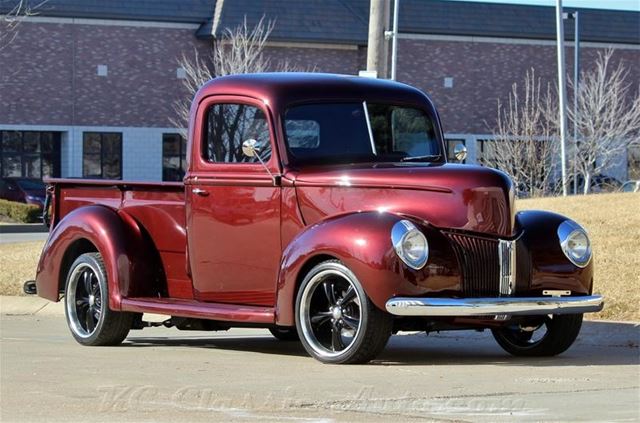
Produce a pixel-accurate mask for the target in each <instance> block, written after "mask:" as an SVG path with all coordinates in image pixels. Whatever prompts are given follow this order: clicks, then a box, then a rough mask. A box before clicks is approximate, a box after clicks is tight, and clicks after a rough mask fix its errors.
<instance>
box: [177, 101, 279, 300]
mask: <svg viewBox="0 0 640 423" xmlns="http://www.w3.org/2000/svg"><path fill="white" fill-rule="evenodd" d="M272 128H273V126H272V125H271V123H270V117H269V111H268V109H266V107H265V105H264V104H263V103H262V102H257V101H253V100H251V99H247V98H237V97H218V96H215V97H212V98H210V99H208V100H204V101H203V103H202V104H201V105H200V107H199V109H198V112H197V116H196V119H195V126H194V130H193V136H192V145H191V164H190V172H189V174H188V175H187V178H186V180H185V184H186V200H187V238H188V243H189V260H190V265H191V274H192V279H193V289H194V296H195V298H196V299H198V300H200V301H210V302H221V303H230V304H247V305H264V306H273V305H274V304H275V294H276V280H277V274H278V268H279V264H280V256H281V245H280V195H281V193H280V191H281V190H280V187H278V186H275V184H274V182H273V179H272V178H271V176H270V175H269V173H268V172H267V170H266V169H265V168H264V167H263V166H262V165H261V164H260V163H259V161H258V160H257V158H255V157H254V158H250V157H247V156H245V155H244V154H243V152H242V143H243V142H244V141H246V140H247V139H255V140H257V146H258V147H259V150H260V155H261V158H262V159H263V161H264V162H265V164H266V165H267V167H269V169H270V170H271V171H272V172H273V173H274V174H275V173H278V172H279V165H278V162H277V156H276V154H273V155H272V154H271V153H272V151H276V150H275V137H274V134H273V131H272Z"/></svg>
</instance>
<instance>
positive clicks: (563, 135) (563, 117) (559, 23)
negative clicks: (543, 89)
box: [556, 0, 567, 197]
mask: <svg viewBox="0 0 640 423" xmlns="http://www.w3.org/2000/svg"><path fill="white" fill-rule="evenodd" d="M556 31H557V37H558V40H557V47H558V93H559V95H558V97H559V100H560V105H559V106H560V110H559V112H560V155H561V157H560V165H561V167H562V195H563V196H565V197H566V196H567V158H566V151H565V150H566V143H567V106H566V100H567V99H566V97H567V90H566V75H565V72H564V20H563V15H562V0H557V2H556Z"/></svg>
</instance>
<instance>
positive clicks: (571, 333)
mask: <svg viewBox="0 0 640 423" xmlns="http://www.w3.org/2000/svg"><path fill="white" fill-rule="evenodd" d="M581 327H582V314H564V315H551V316H545V317H544V318H543V319H542V321H541V322H539V323H538V324H537V325H536V326H529V327H527V326H523V325H522V324H520V325H516V326H506V327H504V328H499V329H492V330H491V332H492V333H493V337H494V338H495V340H496V341H497V342H498V344H499V345H500V346H501V347H502V349H504V350H505V351H506V352H508V353H509V354H512V355H515V356H521V357H545V356H547V357H548V356H553V355H558V354H561V353H563V352H565V351H566V350H568V349H569V347H571V345H572V344H573V343H574V341H575V340H576V338H577V337H578V334H579V333H580V328H581Z"/></svg>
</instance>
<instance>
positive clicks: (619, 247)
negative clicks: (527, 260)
mask: <svg viewBox="0 0 640 423" xmlns="http://www.w3.org/2000/svg"><path fill="white" fill-rule="evenodd" d="M516 206H517V207H518V209H519V210H525V209H542V210H551V211H554V212H557V213H561V214H564V215H566V216H569V217H570V218H572V219H574V220H575V221H577V222H578V223H580V224H581V225H583V226H584V227H586V228H587V230H588V231H589V235H590V238H591V241H592V244H593V250H594V255H595V256H594V260H595V278H594V284H595V287H594V292H596V293H600V294H603V295H605V297H606V306H605V309H604V311H603V312H602V313H599V314H591V315H590V318H601V319H613V320H633V321H640V193H639V194H597V195H588V196H577V197H569V198H566V199H565V198H561V197H555V198H542V199H531V200H518V202H517V204H516ZM0 236H2V235H0ZM552 236H555V235H552ZM42 245H43V242H39V241H38V242H25V243H19V244H0V295H23V294H22V283H23V282H24V281H26V280H28V279H33V278H34V277H35V269H36V265H37V262H38V258H39V256H40V250H41V249H42Z"/></svg>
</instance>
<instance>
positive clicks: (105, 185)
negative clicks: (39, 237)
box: [45, 179, 193, 299]
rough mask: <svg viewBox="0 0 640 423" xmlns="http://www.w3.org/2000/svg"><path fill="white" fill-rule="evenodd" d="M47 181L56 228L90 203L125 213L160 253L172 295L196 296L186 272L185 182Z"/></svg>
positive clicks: (182, 296) (177, 296)
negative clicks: (74, 212)
mask: <svg viewBox="0 0 640 423" xmlns="http://www.w3.org/2000/svg"><path fill="white" fill-rule="evenodd" d="M45 183H47V184H48V185H49V186H51V187H53V192H54V197H53V208H54V209H53V211H54V213H53V218H54V219H53V222H52V227H54V226H55V225H56V223H57V222H59V221H60V220H61V219H63V218H64V217H65V216H66V215H68V214H69V213H71V212H72V211H73V210H75V209H77V208H79V207H83V206H88V205H102V206H105V207H109V208H111V209H114V210H118V211H120V212H123V213H125V214H126V215H128V216H130V217H131V218H133V219H134V220H135V221H136V222H137V223H138V225H139V226H140V227H141V228H142V229H143V230H144V231H146V232H147V233H148V235H149V237H150V239H151V241H152V242H153V243H154V244H155V247H156V248H157V250H158V252H159V253H160V257H161V260H162V264H163V267H164V272H165V275H166V277H167V288H168V290H169V295H170V296H171V297H173V298H187V299H190V298H193V291H192V285H191V280H190V278H189V277H188V275H187V272H186V245H187V241H186V229H185V198H184V184H182V183H181V182H162V183H152V182H128V181H120V180H88V179H45Z"/></svg>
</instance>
